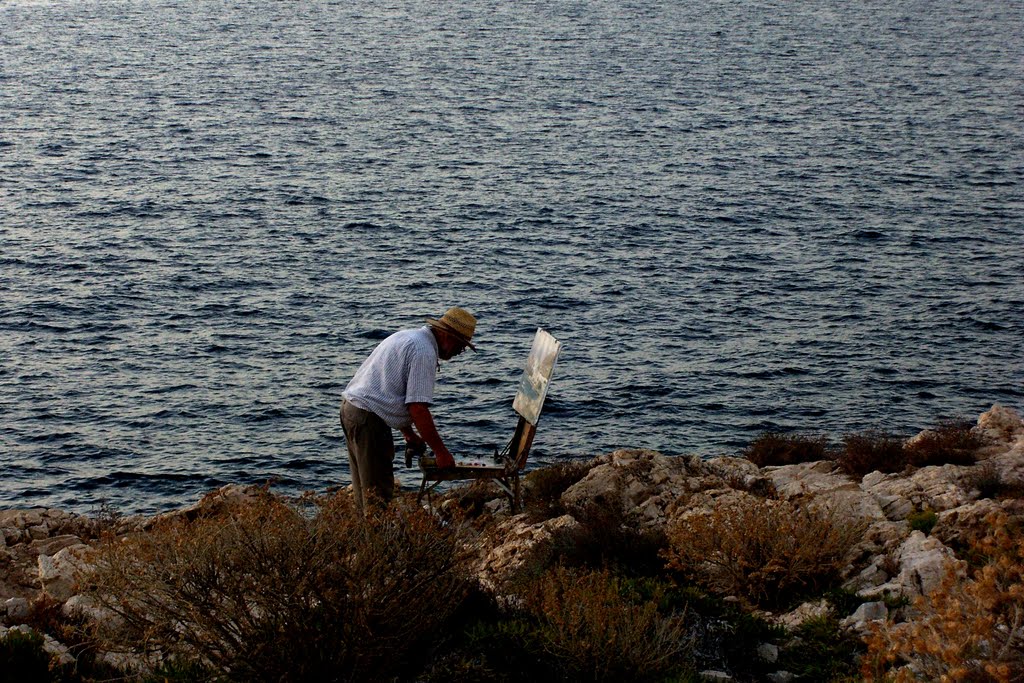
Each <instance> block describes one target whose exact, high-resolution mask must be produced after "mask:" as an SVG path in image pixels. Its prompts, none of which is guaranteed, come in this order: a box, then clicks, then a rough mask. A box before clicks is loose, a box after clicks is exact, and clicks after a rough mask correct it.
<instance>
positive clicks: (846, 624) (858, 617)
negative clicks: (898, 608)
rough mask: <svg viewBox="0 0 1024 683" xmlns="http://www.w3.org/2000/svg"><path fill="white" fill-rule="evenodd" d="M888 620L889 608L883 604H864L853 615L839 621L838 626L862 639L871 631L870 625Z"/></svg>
mask: <svg viewBox="0 0 1024 683" xmlns="http://www.w3.org/2000/svg"><path fill="white" fill-rule="evenodd" d="M888 618H889V608H888V607H886V606H885V603H884V602H881V601H875V602H865V603H864V604H863V605H861V606H860V607H858V608H857V610H856V611H855V612H854V613H853V614H851V615H850V616H848V617H846V618H845V619H843V620H842V621H840V622H839V625H840V626H841V627H843V628H846V629H849V630H851V631H853V632H854V633H856V634H857V635H859V636H862V637H863V636H866V635H867V634H868V633H869V632H870V631H871V625H872V624H876V623H880V622H884V621H885V620H886V619H888Z"/></svg>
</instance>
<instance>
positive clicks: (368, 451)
mask: <svg viewBox="0 0 1024 683" xmlns="http://www.w3.org/2000/svg"><path fill="white" fill-rule="evenodd" d="M341 425H342V427H343V428H344V430H345V441H346V443H347V445H348V463H349V469H350V470H351V471H352V489H353V491H354V492H355V495H356V506H357V507H358V508H359V509H360V510H364V509H365V507H364V505H365V503H366V499H367V498H369V497H371V496H374V497H376V498H379V499H380V502H383V503H387V502H388V501H390V500H391V498H392V497H393V496H394V493H395V474H394V469H393V466H392V465H393V462H394V460H395V441H394V439H393V438H392V435H391V427H389V426H388V425H387V423H385V422H384V420H382V419H380V418H379V417H377V415H375V414H374V413H371V412H370V411H368V410H363V409H362V408H359V407H356V406H354V405H352V404H351V403H349V402H348V401H342V402H341Z"/></svg>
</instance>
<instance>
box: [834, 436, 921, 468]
mask: <svg viewBox="0 0 1024 683" xmlns="http://www.w3.org/2000/svg"><path fill="white" fill-rule="evenodd" d="M903 444H904V439H902V438H900V437H898V436H894V435H892V434H887V433H885V432H879V431H874V430H868V431H864V432H858V433H855V434H847V435H845V436H844V437H843V448H842V450H841V451H840V452H839V453H838V455H837V456H836V462H837V463H838V464H839V467H840V468H841V469H842V470H843V471H844V472H846V473H847V474H851V475H855V476H860V477H863V476H864V475H865V474H868V473H869V472H875V471H878V472H901V471H903V469H905V468H906V466H907V461H906V457H905V455H904V452H903Z"/></svg>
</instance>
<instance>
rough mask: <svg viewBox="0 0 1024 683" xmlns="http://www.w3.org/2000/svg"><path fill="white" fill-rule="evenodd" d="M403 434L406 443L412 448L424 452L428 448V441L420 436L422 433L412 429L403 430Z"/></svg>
mask: <svg viewBox="0 0 1024 683" xmlns="http://www.w3.org/2000/svg"><path fill="white" fill-rule="evenodd" d="M402 436H404V437H405V445H406V446H407V447H409V448H411V449H412V450H413V451H419V452H421V453H422V452H423V451H424V450H426V448H427V442H426V441H424V440H423V439H422V438H420V435H419V434H417V433H416V432H414V431H412V430H411V429H410V430H408V432H406V431H405V430H403V431H402Z"/></svg>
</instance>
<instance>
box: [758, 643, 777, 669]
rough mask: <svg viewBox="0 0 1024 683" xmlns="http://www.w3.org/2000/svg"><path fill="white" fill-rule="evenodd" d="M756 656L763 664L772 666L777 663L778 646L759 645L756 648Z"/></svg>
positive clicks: (769, 644)
mask: <svg viewBox="0 0 1024 683" xmlns="http://www.w3.org/2000/svg"><path fill="white" fill-rule="evenodd" d="M757 656H758V657H760V658H761V661H763V662H768V663H769V664H774V663H775V662H777V661H779V646H778V645H773V644H771V643H761V644H760V645H758V646H757Z"/></svg>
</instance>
